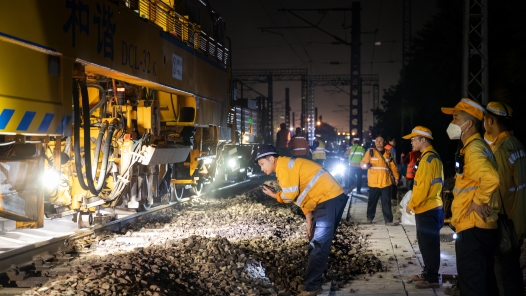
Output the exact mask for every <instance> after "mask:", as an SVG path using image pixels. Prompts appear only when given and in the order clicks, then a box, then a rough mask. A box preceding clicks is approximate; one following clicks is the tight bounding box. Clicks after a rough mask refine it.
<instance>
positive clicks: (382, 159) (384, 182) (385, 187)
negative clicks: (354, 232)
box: [360, 135, 400, 226]
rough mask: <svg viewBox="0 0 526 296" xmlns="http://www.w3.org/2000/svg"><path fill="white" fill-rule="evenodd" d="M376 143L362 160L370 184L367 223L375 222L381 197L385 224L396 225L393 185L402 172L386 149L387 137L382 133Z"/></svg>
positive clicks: (361, 163)
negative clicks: (393, 208) (392, 199)
mask: <svg viewBox="0 0 526 296" xmlns="http://www.w3.org/2000/svg"><path fill="white" fill-rule="evenodd" d="M374 145H375V147H373V148H370V149H368V150H367V152H365V156H364V157H363V159H362V161H360V166H361V167H362V169H363V170H367V185H368V186H369V199H368V201H367V223H368V224H370V223H373V220H374V216H375V215H376V205H377V204H378V199H380V201H381V203H382V213H383V216H384V221H385V225H388V226H396V225H397V223H394V222H393V210H392V208H391V185H393V184H398V180H399V178H400V174H399V173H398V169H397V168H396V164H395V162H394V159H393V156H392V155H391V152H390V151H389V150H387V149H384V145H385V139H384V137H383V136H382V135H378V136H377V137H376V140H375V142H374Z"/></svg>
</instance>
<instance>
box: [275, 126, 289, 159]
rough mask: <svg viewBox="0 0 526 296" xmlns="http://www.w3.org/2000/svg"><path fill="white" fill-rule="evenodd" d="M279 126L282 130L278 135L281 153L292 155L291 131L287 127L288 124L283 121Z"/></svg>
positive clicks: (278, 145) (277, 145)
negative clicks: (290, 148) (290, 144)
mask: <svg viewBox="0 0 526 296" xmlns="http://www.w3.org/2000/svg"><path fill="white" fill-rule="evenodd" d="M279 127H280V130H279V131H278V133H277V135H276V147H277V148H278V149H279V154H281V155H287V156H290V150H289V142H290V131H289V130H288V129H287V125H286V124H285V123H281V124H280V125H279Z"/></svg>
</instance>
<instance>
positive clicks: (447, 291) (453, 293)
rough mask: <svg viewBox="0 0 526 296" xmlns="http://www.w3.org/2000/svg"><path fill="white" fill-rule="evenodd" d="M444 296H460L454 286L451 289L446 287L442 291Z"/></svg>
mask: <svg viewBox="0 0 526 296" xmlns="http://www.w3.org/2000/svg"><path fill="white" fill-rule="evenodd" d="M444 294H446V295H450V296H460V289H459V288H458V286H457V285H456V284H455V285H453V286H451V287H447V288H445V289H444Z"/></svg>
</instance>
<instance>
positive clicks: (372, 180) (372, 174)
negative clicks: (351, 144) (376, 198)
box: [360, 148, 400, 188]
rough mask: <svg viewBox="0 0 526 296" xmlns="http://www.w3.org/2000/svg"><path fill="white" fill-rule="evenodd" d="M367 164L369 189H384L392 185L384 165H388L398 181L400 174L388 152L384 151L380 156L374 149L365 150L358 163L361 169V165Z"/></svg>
mask: <svg viewBox="0 0 526 296" xmlns="http://www.w3.org/2000/svg"><path fill="white" fill-rule="evenodd" d="M371 151H373V156H371ZM381 157H383V158H384V159H385V161H383V160H382V158H381ZM368 163H370V164H371V167H370V168H369V169H368V170H367V185H368V186H369V187H375V188H385V187H387V186H391V185H392V184H393V182H391V177H390V176H389V174H390V172H389V169H388V168H387V165H386V163H387V164H389V167H390V168H391V171H392V172H393V175H394V178H395V180H399V179H400V174H399V173H398V169H397V168H396V164H395V162H394V160H393V157H392V155H391V152H390V151H389V150H387V149H384V151H383V154H382V155H380V154H379V153H378V151H377V150H376V149H372V148H371V149H369V150H367V151H366V152H365V156H364V157H363V159H362V161H361V162H360V166H361V167H362V168H363V165H364V164H368Z"/></svg>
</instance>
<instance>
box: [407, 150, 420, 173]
mask: <svg viewBox="0 0 526 296" xmlns="http://www.w3.org/2000/svg"><path fill="white" fill-rule="evenodd" d="M420 155H422V154H421V153H420V151H410V152H409V154H408V155H407V157H409V163H408V164H407V171H406V173H405V177H406V178H408V179H414V178H415V164H416V161H417V160H418V158H419V157H420Z"/></svg>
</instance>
